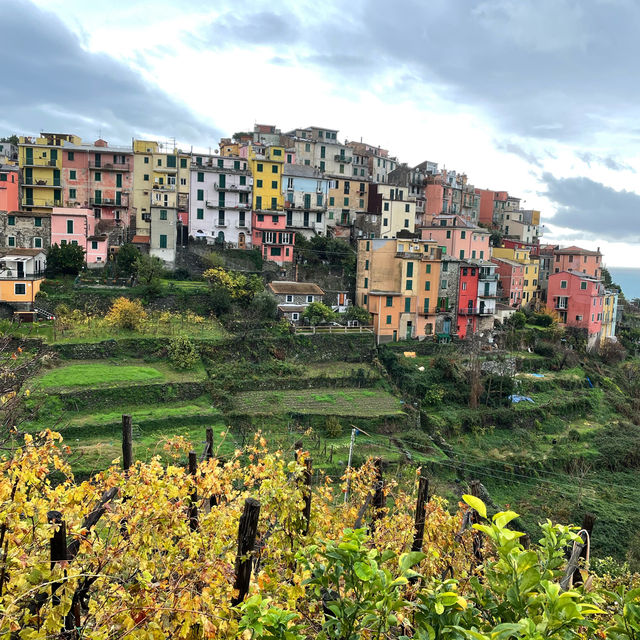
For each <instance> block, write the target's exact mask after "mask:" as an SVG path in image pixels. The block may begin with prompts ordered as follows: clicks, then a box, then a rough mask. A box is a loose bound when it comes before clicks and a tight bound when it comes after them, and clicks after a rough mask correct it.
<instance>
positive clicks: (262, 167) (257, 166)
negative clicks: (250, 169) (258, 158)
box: [256, 162, 264, 172]
mask: <svg viewBox="0 0 640 640" xmlns="http://www.w3.org/2000/svg"><path fill="white" fill-rule="evenodd" d="M263 169H264V166H263V164H262V162H258V164H257V165H256V171H259V172H262V170H263Z"/></svg>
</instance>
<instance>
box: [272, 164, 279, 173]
mask: <svg viewBox="0 0 640 640" xmlns="http://www.w3.org/2000/svg"><path fill="white" fill-rule="evenodd" d="M271 173H278V165H277V164H272V165H271Z"/></svg>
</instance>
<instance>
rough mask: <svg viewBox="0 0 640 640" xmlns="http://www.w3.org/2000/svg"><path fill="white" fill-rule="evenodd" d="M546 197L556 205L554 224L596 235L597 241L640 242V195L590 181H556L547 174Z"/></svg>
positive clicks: (545, 175)
mask: <svg viewBox="0 0 640 640" xmlns="http://www.w3.org/2000/svg"><path fill="white" fill-rule="evenodd" d="M542 181H543V183H544V185H545V187H546V192H545V193H543V194H542V195H544V196H546V197H547V198H548V199H549V200H550V201H551V202H553V203H554V204H555V205H556V208H557V213H556V215H555V216H554V217H553V218H552V220H551V224H553V225H556V226H560V227H565V228H568V229H574V230H581V231H586V232H589V233H593V234H594V235H595V236H596V237H597V238H604V239H609V240H613V241H618V242H640V227H639V225H638V220H639V219H640V195H638V194H637V193H633V192H631V191H616V190H615V189H612V188H611V187H607V186H606V185H604V184H601V183H600V182H595V181H593V180H589V179H588V178H556V177H555V176H553V175H552V174H550V173H544V174H543V176H542Z"/></svg>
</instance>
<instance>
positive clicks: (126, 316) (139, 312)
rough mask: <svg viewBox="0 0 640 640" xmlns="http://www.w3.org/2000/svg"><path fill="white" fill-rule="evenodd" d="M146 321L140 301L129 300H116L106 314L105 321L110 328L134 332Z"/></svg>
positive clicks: (145, 314)
mask: <svg viewBox="0 0 640 640" xmlns="http://www.w3.org/2000/svg"><path fill="white" fill-rule="evenodd" d="M146 319H147V312H146V311H145V310H144V307H143V306H142V303H141V302H140V300H130V299H129V298H124V297H120V298H118V299H117V300H116V301H115V302H114V303H113V305H111V309H109V313H107V315H106V317H105V320H106V321H107V323H108V324H110V325H111V326H112V327H118V328H119V329H131V330H133V331H136V330H138V329H140V328H141V327H142V325H143V324H144V322H145V320H146Z"/></svg>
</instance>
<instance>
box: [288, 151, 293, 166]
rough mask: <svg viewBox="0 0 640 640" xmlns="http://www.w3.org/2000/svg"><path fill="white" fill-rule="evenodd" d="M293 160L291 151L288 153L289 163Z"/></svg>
mask: <svg viewBox="0 0 640 640" xmlns="http://www.w3.org/2000/svg"><path fill="white" fill-rule="evenodd" d="M292 162H293V156H292V155H291V154H290V153H287V163H288V164H291V163H292Z"/></svg>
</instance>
